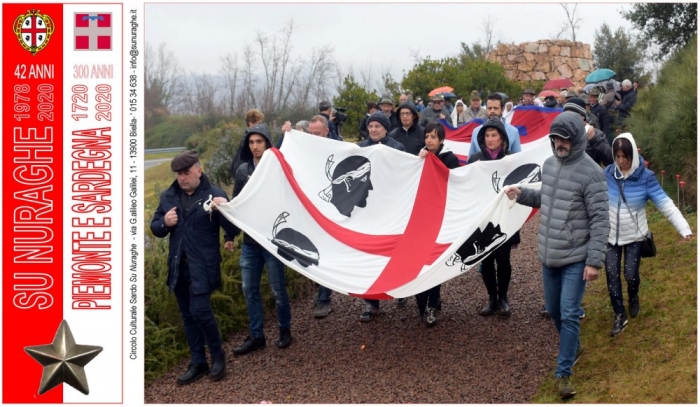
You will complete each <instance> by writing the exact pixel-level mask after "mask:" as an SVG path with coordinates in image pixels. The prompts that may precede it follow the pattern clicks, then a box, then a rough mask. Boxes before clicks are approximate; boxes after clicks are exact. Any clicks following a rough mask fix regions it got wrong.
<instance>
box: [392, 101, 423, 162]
mask: <svg viewBox="0 0 700 407" xmlns="http://www.w3.org/2000/svg"><path fill="white" fill-rule="evenodd" d="M397 113H398V114H399V120H400V121H401V124H400V125H399V127H397V128H395V129H394V130H392V131H391V132H389V137H391V138H393V139H394V140H396V141H398V142H400V143H401V144H403V145H404V147H406V152H407V153H410V154H413V155H418V152H420V150H421V149H422V148H423V147H425V130H424V129H423V127H421V126H419V125H418V110H416V106H415V105H414V104H413V102H411V101H410V100H407V101H406V102H404V103H403V104H402V105H401V106H399V110H398V112H397Z"/></svg>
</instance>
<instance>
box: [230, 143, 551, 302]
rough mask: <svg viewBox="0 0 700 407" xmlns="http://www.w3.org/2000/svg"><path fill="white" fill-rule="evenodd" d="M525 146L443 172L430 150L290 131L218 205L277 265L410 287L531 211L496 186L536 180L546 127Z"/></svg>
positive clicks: (457, 265) (368, 292)
mask: <svg viewBox="0 0 700 407" xmlns="http://www.w3.org/2000/svg"><path fill="white" fill-rule="evenodd" d="M535 143H537V145H534V144H535ZM532 144H533V146H531V147H532V148H529V149H528V150H526V151H523V152H521V153H517V154H513V155H509V156H507V157H505V158H503V159H501V160H497V161H480V162H476V163H474V164H471V165H468V166H465V167H460V168H457V169H453V170H448V169H447V168H446V167H445V166H444V165H443V164H442V163H441V162H440V161H439V160H438V159H437V158H436V157H435V156H434V155H432V154H430V155H428V157H427V158H425V159H423V158H419V157H416V156H413V155H410V154H407V153H405V152H401V151H398V150H395V149H392V148H389V147H386V146H384V145H377V146H372V147H367V148H360V147H358V146H357V145H355V144H350V143H339V142H337V141H334V140H329V139H325V138H321V137H316V136H312V135H309V134H306V133H302V132H298V131H295V130H293V131H291V132H288V133H287V134H286V135H285V140H284V144H283V146H282V148H281V150H277V149H275V148H271V149H269V150H267V151H266V152H265V153H264V154H263V157H262V159H261V161H260V163H259V164H258V166H257V167H256V169H255V172H254V173H253V175H252V176H251V178H250V179H249V180H248V183H247V184H246V186H245V187H244V188H243V190H242V191H241V193H240V194H239V195H238V197H236V198H235V199H233V200H232V201H231V202H229V203H227V204H225V205H220V206H219V210H220V211H221V212H222V213H223V214H224V216H225V217H226V218H228V219H229V220H231V221H232V222H233V223H234V224H236V225H237V226H238V227H240V228H241V229H243V230H244V231H245V232H246V233H248V235H250V236H251V237H252V238H253V239H255V240H256V241H257V242H258V243H260V244H261V245H262V246H263V247H264V248H265V249H266V250H268V251H269V252H270V253H272V254H274V255H275V256H276V257H277V258H279V259H280V260H281V261H282V262H284V264H286V265H287V266H289V267H291V268H293V269H294V270H296V271H298V272H299V273H301V274H303V275H304V276H306V277H308V278H310V279H312V280H314V281H316V282H317V283H319V284H321V285H323V286H325V287H328V288H330V289H332V290H333V291H336V292H339V293H344V294H349V295H353V296H357V297H362V298H367V299H390V298H402V297H408V296H410V295H414V294H418V293H421V292H423V291H425V290H427V289H430V288H431V287H434V286H435V285H437V284H440V283H442V282H444V281H446V280H449V279H451V278H453V277H456V276H458V275H460V274H461V273H463V272H465V271H467V270H469V269H470V268H471V267H472V266H473V265H474V264H476V263H478V262H479V261H481V260H482V259H483V258H484V257H485V256H486V255H488V253H490V252H491V251H492V250H494V249H495V248H497V247H498V246H499V245H500V244H502V243H504V242H505V241H506V240H507V239H508V238H510V237H511V236H512V235H513V234H514V233H515V232H517V231H518V230H519V229H520V228H521V227H522V225H523V224H524V223H525V221H526V220H527V219H528V217H529V216H531V214H532V213H533V210H532V208H529V207H524V206H521V205H518V204H515V205H513V202H511V201H509V200H508V198H507V197H506V196H505V194H504V193H503V192H502V190H503V187H504V186H505V185H511V184H528V183H530V184H531V185H528V187H532V188H539V181H541V167H542V164H543V163H544V160H545V159H546V158H547V157H549V156H551V155H552V149H551V145H550V141H549V138H548V137H543V138H542V139H540V140H538V141H536V142H532ZM458 250H459V254H458V253H457V252H458Z"/></svg>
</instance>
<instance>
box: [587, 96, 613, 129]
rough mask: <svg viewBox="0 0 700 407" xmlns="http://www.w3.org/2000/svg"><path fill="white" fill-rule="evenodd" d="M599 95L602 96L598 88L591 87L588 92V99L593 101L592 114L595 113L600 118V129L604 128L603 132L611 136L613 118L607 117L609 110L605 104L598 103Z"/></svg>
mask: <svg viewBox="0 0 700 407" xmlns="http://www.w3.org/2000/svg"><path fill="white" fill-rule="evenodd" d="M598 96H600V91H598V89H597V88H593V89H591V92H590V93H589V94H588V100H589V101H590V103H591V114H593V115H595V117H597V118H598V125H599V126H600V130H602V131H603V133H605V136H606V137H610V135H611V131H610V123H611V120H609V119H608V118H607V116H608V110H607V109H606V108H604V107H603V105H601V104H600V103H598Z"/></svg>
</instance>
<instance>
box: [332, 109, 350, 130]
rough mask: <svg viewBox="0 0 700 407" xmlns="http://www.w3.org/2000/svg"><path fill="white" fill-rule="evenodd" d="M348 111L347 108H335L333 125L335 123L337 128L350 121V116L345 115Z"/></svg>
mask: <svg viewBox="0 0 700 407" xmlns="http://www.w3.org/2000/svg"><path fill="white" fill-rule="evenodd" d="M347 111H348V108H347V107H338V106H336V107H335V112H334V115H335V118H334V119H333V123H335V125H336V126H339V125H340V124H341V123H342V122H344V121H346V120H347V119H348V115H346V114H345V112H347Z"/></svg>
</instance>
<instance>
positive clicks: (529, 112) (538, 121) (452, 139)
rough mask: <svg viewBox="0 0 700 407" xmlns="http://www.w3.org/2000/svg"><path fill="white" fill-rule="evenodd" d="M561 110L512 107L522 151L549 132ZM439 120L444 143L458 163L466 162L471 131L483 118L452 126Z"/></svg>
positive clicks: (513, 124) (514, 123) (513, 123)
mask: <svg viewBox="0 0 700 407" xmlns="http://www.w3.org/2000/svg"><path fill="white" fill-rule="evenodd" d="M561 112H562V109H550V108H547V107H539V106H517V107H516V108H515V109H513V116H512V118H511V121H510V124H511V125H512V126H514V127H516V128H517V129H518V133H519V134H520V145H521V147H522V149H523V151H525V150H528V149H530V148H531V147H532V146H535V145H536V144H530V143H531V142H532V141H536V140H539V139H540V138H542V137H544V136H546V135H547V134H549V126H550V125H551V124H552V121H553V120H554V118H555V117H557V115H559V113H561ZM440 122H441V123H442V126H443V127H444V128H445V145H446V146H448V147H450V150H452V152H454V154H455V155H456V156H457V158H459V162H460V164H462V165H464V164H466V163H467V159H468V156H469V147H470V146H471V142H472V133H473V132H474V129H476V128H477V127H479V126H481V125H482V124H483V123H484V120H482V119H474V120H471V121H468V122H466V123H462V124H460V125H459V126H457V127H452V125H451V124H450V123H448V122H447V121H445V120H440Z"/></svg>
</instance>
